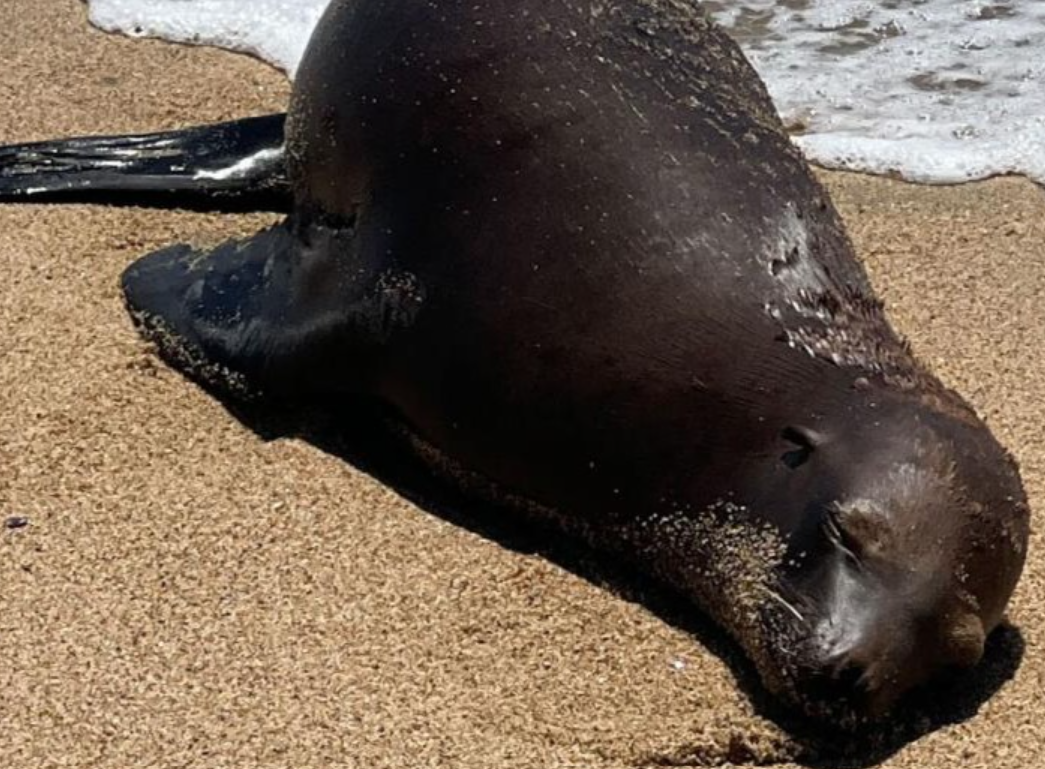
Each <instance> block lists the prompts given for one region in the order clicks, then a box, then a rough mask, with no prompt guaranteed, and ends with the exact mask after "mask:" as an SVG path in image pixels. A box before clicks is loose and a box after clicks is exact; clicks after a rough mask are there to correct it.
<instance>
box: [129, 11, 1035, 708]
mask: <svg viewBox="0 0 1045 769" xmlns="http://www.w3.org/2000/svg"><path fill="white" fill-rule="evenodd" d="M287 165H288V172H289V177H290V179H291V182H292V185H293V189H294V198H295V204H294V211H293V213H292V214H291V216H290V218H289V219H288V221H287V223H286V224H285V225H283V226H281V227H278V228H276V229H274V230H272V231H269V232H267V233H264V234H262V235H259V236H258V237H257V238H255V239H254V240H253V241H251V242H250V243H248V244H246V245H245V246H239V245H237V246H235V247H225V248H222V249H217V250H215V251H214V252H213V253H211V254H209V255H204V256H202V257H201V255H200V254H198V253H195V252H190V251H187V250H184V249H183V250H180V251H178V250H175V251H168V252H163V253H160V254H157V255H153V256H151V257H147V258H146V259H145V260H143V261H142V262H141V263H139V264H138V265H135V266H134V267H133V268H132V269H131V270H129V271H128V273H127V276H126V277H125V288H126V291H127V297H128V303H129V305H130V307H131V308H132V311H133V312H134V313H135V314H136V317H138V318H139V319H140V320H141V321H142V323H143V325H144V327H145V328H146V330H147V333H150V334H154V335H156V336H158V338H159V341H160V343H161V346H163V345H166V349H167V350H168V353H169V356H170V357H171V358H173V359H175V360H176V361H178V362H179V363H180V364H181V365H184V366H186V368H192V366H196V363H195V362H198V361H200V360H204V361H207V362H208V363H209V364H212V365H213V370H214V371H223V372H226V373H228V372H231V374H232V375H234V376H235V378H236V379H237V381H238V382H240V383H245V384H246V386H248V387H257V388H260V389H262V390H267V391H269V392H276V393H283V394H293V395H307V394H311V393H316V392H323V393H328V394H329V393H352V392H359V391H363V392H367V393H370V394H374V395H377V396H379V397H380V398H382V399H383V400H384V401H385V402H386V403H388V404H389V405H391V406H392V407H394V408H395V409H396V410H397V411H398V413H399V414H400V415H401V417H402V419H403V421H404V422H405V423H406V425H407V426H408V427H409V429H410V430H411V431H412V432H414V433H415V434H416V435H417V436H419V437H420V438H421V439H423V441H425V442H426V443H427V444H428V445H429V446H432V447H434V449H435V450H437V451H438V452H439V453H440V454H441V456H442V457H443V458H444V459H445V460H447V461H448V462H450V463H453V464H454V465H456V466H457V467H458V468H461V469H463V470H465V471H467V472H468V473H471V474H474V475H477V476H480V477H482V478H483V479H485V480H486V481H489V482H492V483H493V484H495V485H496V486H498V487H499V488H500V489H502V490H503V492H505V493H506V494H508V495H512V496H514V497H517V498H518V497H521V498H525V499H526V500H529V501H531V502H532V503H535V506H538V507H540V508H541V509H543V510H546V511H550V512H549V514H551V515H554V516H555V519H556V520H557V521H558V522H559V523H560V524H561V525H562V526H563V528H564V529H566V530H569V531H571V532H575V533H579V534H580V535H581V536H584V537H586V538H587V539H588V540H589V541H591V542H592V543H593V544H594V545H596V546H597V547H600V548H605V549H608V550H611V551H614V552H617V553H620V554H622V555H623V556H625V557H627V558H630V559H631V560H632V561H634V562H635V563H636V564H637V565H638V566H639V567H640V568H643V569H645V570H647V571H650V572H652V573H654V574H657V575H658V576H660V577H661V578H663V579H666V580H669V581H671V582H673V583H674V584H676V585H677V586H678V587H680V588H682V589H683V590H686V591H688V592H689V593H690V594H691V595H692V596H693V597H694V599H695V600H696V601H697V602H698V603H699V604H700V605H702V606H703V607H704V608H705V609H706V610H707V611H709V612H710V613H711V614H712V615H713V616H714V617H715V618H716V619H717V620H718V621H719V622H721V623H722V624H723V625H724V626H725V627H726V628H727V629H728V630H730V632H732V633H733V635H734V636H735V637H736V638H737V639H738V640H739V642H740V643H741V645H743V646H744V648H745V649H746V650H747V652H748V654H749V655H750V656H751V657H752V659H754V660H755V663H756V665H757V666H758V667H759V670H760V672H761V673H762V676H763V678H764V680H765V681H766V683H767V685H769V686H770V687H771V688H772V689H773V690H775V691H777V692H778V693H780V694H781V696H783V697H786V698H788V699H790V700H791V701H793V702H796V703H798V704H800V705H801V706H802V707H804V708H806V709H807V710H808V711H809V712H811V713H815V714H820V715H825V716H829V717H835V718H838V717H840V715H842V714H846V713H853V712H855V713H858V714H874V713H880V712H882V711H884V710H885V709H887V708H888V707H889V706H890V705H891V704H892V703H893V702H894V701H895V699H896V698H897V697H898V696H900V695H901V694H902V693H903V692H904V691H906V690H908V689H909V688H911V687H912V686H914V685H916V684H917V683H919V682H921V681H922V680H925V679H926V678H928V677H929V676H930V675H931V674H932V673H933V672H934V671H935V670H937V669H939V668H940V667H941V666H942V665H945V664H949V663H958V664H970V663H973V662H975V661H976V660H977V659H978V658H979V656H980V654H981V653H982V647H983V638H984V635H985V633H987V632H989V631H990V630H991V629H992V628H993V627H994V626H995V625H996V624H997V623H998V621H999V620H1000V618H1001V615H1002V612H1003V610H1004V606H1005V603H1006V601H1007V600H1008V597H1009V595H1010V594H1011V592H1012V590H1013V587H1014V585H1015V582H1016V579H1017V577H1018V575H1019V572H1020V569H1021V566H1022V563H1023V558H1024V549H1025V544H1026V538H1027V510H1026V504H1025V498H1024V496H1023V491H1022V488H1021V486H1020V482H1019V478H1018V475H1017V474H1016V471H1015V469H1014V467H1013V465H1012V463H1011V460H1010V459H1009V458H1008V456H1007V455H1006V454H1005V452H1004V450H1003V449H1001V447H1000V446H998V444H997V443H996V442H995V441H994V439H993V438H992V437H991V436H990V433H989V432H988V430H987V428H986V427H985V426H984V425H983V424H982V423H981V422H980V421H979V420H978V419H977V418H976V417H975V416H974V415H973V414H972V412H971V411H970V410H969V409H968V407H967V406H965V405H964V403H963V402H962V401H961V400H960V398H959V397H958V396H956V395H955V394H953V393H951V392H949V391H947V390H945V389H944V388H943V387H942V385H940V383H939V382H938V381H937V380H935V379H934V378H933V377H931V376H930V375H929V374H927V373H926V372H925V371H924V369H923V368H922V367H921V366H920V365H919V364H918V363H917V362H916V361H915V360H914V359H913V358H912V357H911V355H910V353H909V351H908V350H907V348H906V347H905V346H904V345H903V344H902V343H901V341H900V340H899V339H898V337H897V336H896V334H895V333H894V332H893V331H892V330H891V329H890V327H889V325H888V323H887V322H886V320H885V318H884V315H883V314H882V312H881V308H880V306H879V305H878V304H877V302H875V300H874V298H873V294H872V290H871V287H870V285H869V282H868V281H867V278H866V276H865V274H864V272H863V270H862V268H861V266H860V264H859V263H858V261H857V260H856V258H855V255H854V254H853V251H852V248H851V245H850V243H849V241H848V239H847V237H846V236H845V233H844V231H843V228H842V225H841V222H840V220H839V217H838V215H837V213H836V212H835V210H834V208H833V207H832V206H831V204H830V201H829V200H828V198H827V196H826V194H825V192H824V191H823V189H822V188H821V187H820V185H819V184H818V183H817V181H816V180H815V178H814V177H813V175H812V174H811V172H810V171H809V169H808V167H807V166H806V164H805V162H804V161H803V159H802V158H801V157H800V156H799V154H798V152H797V151H796V150H795V148H794V147H793V146H792V145H791V143H790V142H789V140H788V139H787V137H786V136H785V135H784V133H783V131H782V129H781V127H780V124H779V120H778V119H777V117H776V115H775V113H774V111H773V108H772V105H771V103H770V101H769V99H768V96H767V95H766V93H765V90H764V88H763V87H762V84H761V83H760V81H759V80H758V78H757V76H756V75H755V74H754V72H753V71H752V70H751V69H750V67H749V66H748V65H747V63H746V61H744V59H743V57H742V56H741V54H740V52H739V50H738V49H737V48H736V46H735V45H734V44H733V43H732V42H731V41H730V40H729V39H728V38H727V37H726V36H725V35H724V34H723V33H722V32H721V31H720V30H718V29H717V28H715V27H713V26H712V25H710V24H709V23H708V22H707V21H706V20H704V19H703V18H702V17H701V16H700V15H699V14H698V13H696V12H694V11H693V9H692V6H691V5H690V4H688V3H682V2H669V1H668V0H647V1H645V2H643V1H642V0H626V1H625V0H621V1H620V2H603V3H574V2H567V1H566V0H532V1H529V2H511V3H507V2H493V3H481V4H473V3H464V2H439V3H434V2H433V3H424V2H406V0H399V1H398V2H394V1H392V0H367V1H366V2H335V3H334V4H333V5H332V6H331V8H330V10H329V11H328V12H327V15H326V16H325V17H324V20H323V22H322V23H321V25H320V27H319V29H318V30H317V33H316V37H315V38H314V39H313V42H312V44H311V45H310V47H309V50H308V53H307V54H306V57H305V60H304V62H303V63H302V66H301V69H300V71H299V74H298V79H297V81H296V83H295V88H294V93H293V98H292V105H291V111H290V115H289V119H288V141H287ZM160 331H162V333H159V332H160ZM171 350H176V352H174V353H172V352H171ZM185 351H189V353H191V354H188V355H187V354H186V353H185ZM187 361H190V362H191V361H195V362H194V363H192V366H190V365H189V364H188V363H187ZM200 371H201V369H200V368H198V367H197V368H196V373H197V375H200V374H199V372H200ZM207 376H210V375H207ZM223 376H224V375H223ZM210 381H211V382H212V383H214V381H215V380H214V379H213V377H212V378H211V379H210ZM719 596H726V597H727V598H728V600H720V598H719Z"/></svg>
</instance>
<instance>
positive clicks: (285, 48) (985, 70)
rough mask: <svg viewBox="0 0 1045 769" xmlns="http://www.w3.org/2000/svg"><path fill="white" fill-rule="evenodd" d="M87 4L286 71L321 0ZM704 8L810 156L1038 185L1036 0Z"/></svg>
mask: <svg viewBox="0 0 1045 769" xmlns="http://www.w3.org/2000/svg"><path fill="white" fill-rule="evenodd" d="M519 1H520V2H523V1H524V0H519ZM89 2H90V14H91V21H92V22H93V23H94V24H96V25H97V26H99V27H101V28H103V29H106V30H110V31H119V32H124V33H126V34H130V35H137V36H142V35H150V36H158V37H164V38H167V39H170V40H177V41H181V42H193V43H201V44H209V45H217V46H220V47H223V48H230V49H232V50H237V51H244V52H247V53H250V54H253V55H255V56H258V57H260V58H262V59H265V60H266V61H269V62H271V63H273V64H274V65H276V66H277V67H280V68H282V69H283V70H284V71H286V72H287V73H288V75H289V76H291V77H293V74H294V71H295V68H296V67H297V64H298V61H299V60H300V58H301V54H302V52H303V51H304V48H305V44H306V43H307V42H308V37H309V35H310V34H311V31H312V29H313V27H314V26H315V24H316V22H317V21H318V20H319V16H320V14H321V13H322V11H323V9H324V8H325V6H326V5H327V2H328V0H89ZM358 2H366V0H358ZM704 6H705V7H706V8H707V9H708V10H709V11H710V12H711V13H712V15H713V16H714V17H715V18H716V19H718V20H719V21H720V22H721V23H722V24H724V25H725V26H726V27H727V28H728V29H729V30H730V31H731V33H732V34H733V36H734V37H735V38H736V39H737V40H738V41H739V42H740V44H741V46H742V47H743V48H744V51H745V52H746V53H747V55H748V57H749V58H750V59H751V62H752V63H753V64H754V66H755V68H756V69H757V70H758V71H759V73H760V74H761V75H762V77H763V79H764V80H765V81H766V84H767V86H768V87H769V91H770V93H771V94H772V95H773V99H774V101H775V102H776V105H777V108H778V109H779V110H780V112H781V114H782V115H783V117H784V120H785V122H786V123H787V125H788V127H789V130H790V131H791V134H792V136H793V137H794V140H795V142H796V143H797V144H798V145H799V146H801V148H802V150H803V151H804V152H805V154H806V156H807V157H808V158H809V159H810V160H812V161H814V162H816V163H818V164H820V165H824V166H827V167H830V168H845V169H850V170H856V171H865V172H869V173H877V174H888V175H893V176H899V177H902V178H905V179H908V180H911V181H917V182H924V183H955V182H963V181H970V180H973V179H982V178H985V177H988V176H993V175H997V174H1024V175H1026V176H1029V177H1031V178H1032V179H1035V180H1036V181H1038V182H1039V183H1042V184H1045V0H706V1H705V2H704Z"/></svg>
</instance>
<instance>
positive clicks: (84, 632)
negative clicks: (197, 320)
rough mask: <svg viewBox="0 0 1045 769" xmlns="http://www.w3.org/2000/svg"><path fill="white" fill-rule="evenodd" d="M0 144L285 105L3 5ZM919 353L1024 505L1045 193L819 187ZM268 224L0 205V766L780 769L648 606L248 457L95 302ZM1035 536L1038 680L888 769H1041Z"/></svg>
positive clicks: (117, 41) (785, 748)
mask: <svg viewBox="0 0 1045 769" xmlns="http://www.w3.org/2000/svg"><path fill="white" fill-rule="evenodd" d="M0 51H2V52H3V53H2V63H3V66H2V67H0V107H2V109H0V141H14V140H27V139H34V138H45V137H53V136H59V135H66V134H73V133H90V132H120V131H133V130H141V129H152V128H155V129H158V128H164V127H171V126H177V125H182V124H187V123H193V122H204V121H211V120H216V119H223V118H232V117H236V116H242V115H247V114H252V113H261V112H265V111H267V110H275V109H280V108H282V105H283V102H284V99H285V97H286V93H287V86H286V83H285V82H284V79H283V77H282V76H281V75H279V74H278V73H276V72H274V71H272V70H271V69H269V68H268V67H266V66H265V65H263V64H260V63H258V62H255V61H253V60H250V59H248V58H245V57H241V56H236V55H232V54H226V53H221V52H216V51H210V50H202V49H192V48H185V47H178V46H173V45H167V44H164V43H160V42H132V41H128V40H125V39H121V38H117V37H111V36H107V35H104V34H102V33H100V32H97V31H94V30H91V29H89V28H88V25H87V23H86V19H85V10H84V6H83V5H82V4H81V3H79V2H76V0H4V2H3V3H0ZM825 179H826V181H827V183H828V184H829V186H830V187H831V190H832V193H833V194H834V197H835V200H836V202H837V203H838V205H839V207H840V208H841V210H842V212H843V214H844V215H845V217H846V219H847V220H848V223H849V226H850V228H851V232H852V235H853V237H854V238H855V240H856V243H857V246H858V249H859V251H860V253H861V254H862V255H863V257H864V258H865V259H866V260H867V263H868V265H869V268H870V270H871V272H872V276H873V278H874V282H875V284H876V285H877V286H878V288H879V290H880V292H881V294H882V296H883V298H884V299H885V300H886V302H887V303H888V306H889V308H890V310H891V314H892V317H893V318H894V320H895V322H896V323H897V325H898V326H899V327H900V329H901V330H902V331H903V332H905V333H906V334H908V335H909V336H910V338H911V340H912V342H913V344H914V347H915V349H916V350H917V351H918V352H919V353H920V354H921V355H922V356H923V357H924V358H925V359H926V360H927V361H929V362H930V363H931V364H932V365H933V366H934V367H935V369H936V370H937V371H938V372H939V373H940V374H941V375H942V376H943V377H944V378H945V379H946V380H947V381H948V382H950V383H952V384H953V385H954V386H956V387H957V388H958V389H960V390H961V391H962V392H963V393H965V394H966V395H967V396H968V397H969V398H970V399H971V400H972V401H973V402H974V403H975V405H976V406H977V407H978V408H979V409H980V410H981V411H982V412H983V413H984V414H985V415H986V417H987V419H988V420H989V421H990V423H991V425H992V426H993V427H994V429H995V430H996V431H997V433H998V435H999V436H1000V437H1001V439H1002V440H1003V441H1004V442H1005V443H1006V444H1007V445H1009V446H1010V447H1011V448H1012V450H1013V451H1014V452H1015V453H1016V454H1017V456H1018V458H1019V459H1020V461H1021V462H1022V465H1023V471H1024V478H1025V480H1026V483H1027V486H1028V489H1029V491H1030V494H1031V497H1032V503H1033V505H1034V509H1035V511H1036V514H1037V515H1040V512H1041V511H1042V510H1045V497H1043V492H1045V488H1043V482H1045V476H1043V473H1045V445H1043V438H1042V435H1043V427H1045V419H1043V418H1042V416H1041V404H1043V403H1045V386H1043V382H1045V359H1043V357H1042V350H1043V349H1045V305H1043V303H1042V300H1041V297H1042V296H1045V245H1043V244H1045V195H1043V193H1042V190H1041V189H1039V188H1036V187H1034V186H1032V185H1031V184H1029V183H1027V182H1025V181H1021V180H999V181H992V182H988V183H983V184H977V185H969V186H964V187H959V188H948V189H932V188H924V187H912V186H907V185H903V184H899V183H895V182H889V181H882V180H877V179H869V178H864V177H861V176H855V175H825ZM265 220H266V217H248V216H238V217H233V216H203V215H194V214H187V213H176V212H153V211H141V210H133V209H124V210H113V209H106V208H99V207H86V206H67V207H20V206H2V207H0V406H2V411H0V418H2V425H3V426H2V429H0V518H6V517H8V516H25V517H28V518H29V520H30V523H29V525H28V526H27V527H26V528H23V529H20V530H17V531H5V530H0V766H3V767H12V768H18V769H21V768H34V769H35V768H36V767H52V766H54V767H57V766H69V767H88V766H90V767H112V768H113V769H126V768H127V767H139V766H155V767H236V768H237V769H246V768H248V767H293V768H295V769H301V768H305V767H336V766H359V767H386V766H387V767H392V766H395V767H427V766H447V767H476V769H497V768H499V767H513V768H515V767H518V768H520V769H521V768H524V767H593V768H600V767H623V766H642V765H652V764H659V765H665V764H671V763H675V764H679V765H686V764H690V763H691V764H698V765H707V764H721V763H723V762H725V761H726V760H728V759H729V758H732V759H735V760H761V761H763V762H772V761H774V760H783V759H786V758H787V756H788V755H790V752H791V751H793V749H794V748H793V746H791V745H790V743H789V740H788V738H787V736H786V735H784V734H783V733H782V732H780V731H779V729H777V728H776V727H775V726H773V725H772V724H771V723H769V722H767V721H765V720H763V719H762V718H760V717H758V716H756V715H754V712H753V706H752V705H751V701H750V699H749V697H748V696H747V695H746V694H744V692H743V691H742V690H741V689H739V688H738V687H737V686H736V685H735V683H734V681H733V676H732V674H731V672H730V669H729V667H728V666H727V665H726V664H725V663H724V662H723V661H722V659H721V658H719V657H718V656H715V655H714V654H712V653H711V652H709V651H708V650H707V649H706V647H704V646H703V645H702V644H701V642H700V641H699V640H698V639H696V638H694V637H693V636H692V635H691V634H689V633H687V632H685V631H684V630H680V629H678V628H675V627H673V626H672V625H671V624H669V623H667V622H664V621H662V620H661V619H658V617H657V616H655V615H654V614H653V613H652V612H651V611H649V610H648V609H646V608H643V607H642V606H641V605H639V604H636V603H632V602H629V601H626V600H624V599H622V598H620V597H617V596H615V595H614V594H613V593H612V592H611V591H609V590H606V589H604V588H602V587H599V586H597V585H594V584H591V583H590V582H588V581H586V580H585V579H582V578H580V577H578V576H576V575H574V574H573V573H571V572H570V571H567V570H565V569H563V568H561V567H560V566H557V565H554V564H552V563H551V562H549V561H547V560H544V559H542V558H540V557H537V556H534V555H526V554H520V553H518V552H515V551H512V550H508V549H505V548H503V547H501V546H500V545H498V544H495V543H494V542H491V541H489V540H487V539H484V538H482V537H480V536H478V535H477V534H474V533H472V532H470V531H468V530H466V529H463V528H460V527H457V526H454V525H452V524H450V523H448V522H446V521H444V520H442V519H440V518H438V517H436V516H434V515H432V514H430V513H427V512H424V511H422V510H421V509H419V508H417V507H415V506H414V505H412V504H410V503H409V502H407V501H405V500H404V499H403V498H401V497H400V496H398V495H397V494H396V493H395V492H393V491H390V490H388V489H387V488H385V487H383V486H381V485H379V484H378V483H376V482H375V481H374V480H372V479H371V478H370V477H368V476H366V475H364V474H362V473H361V472H359V471H357V470H356V469H354V468H353V467H352V466H351V465H349V464H348V463H346V462H344V461H342V460H341V459H338V458H336V457H333V456H330V455H328V454H325V453H323V452H322V451H320V450H319V449H317V448H315V447H313V446H311V445H309V444H307V443H304V442H301V441H298V440H290V439H278V440H273V441H269V442H266V441H264V440H262V439H261V438H259V437H258V436H256V435H255V434H254V433H253V432H251V431H250V430H249V429H247V428H246V427H244V426H243V425H242V424H241V423H240V422H238V421H237V420H236V419H234V418H233V417H232V416H230V415H229V413H228V412H227V411H226V410H225V409H224V408H223V407H222V406H221V405H220V404H219V403H218V402H216V401H215V400H214V399H212V398H210V397H208V396H207V395H206V394H204V393H203V392H202V391H200V390H199V389H198V388H197V387H195V386H193V385H192V384H190V383H188V382H186V381H185V380H184V379H182V378H181V377H180V376H178V375H176V374H174V373H172V372H171V371H169V370H168V369H166V368H165V367H164V366H162V365H160V364H158V363H157V362H156V361H155V360H154V358H153V357H152V355H151V354H150V353H149V352H148V351H147V350H146V349H145V348H144V346H143V345H141V344H140V343H139V342H138V340H137V338H136V336H135V334H134V333H133V331H132V328H131V325H130V322H129V321H128V319H127V317H126V315H125V314H124V311H123V308H122V305H121V300H120V296H119V293H118V290H117V278H118V275H119V273H120V271H121V269H122V268H123V267H124V266H125V265H126V264H128V263H129V262H130V261H131V260H132V259H133V258H134V257H136V256H138V255H139V254H141V253H143V252H145V251H147V250H149V249H153V248H157V247H160V246H162V245H165V244H168V243H171V242H174V241H178V240H184V239H188V238H197V237H198V238H206V239H218V238H221V237H225V236H228V235H232V234H237V233H246V232H249V231H252V230H254V229H255V228H257V227H258V225H259V223H260V222H262V221H265ZM1039 545H1040V542H1039V541H1038V538H1037V537H1036V538H1035V541H1034V543H1033V550H1032V555H1031V561H1030V563H1029V566H1028V569H1027V572H1026V574H1025V576H1024V579H1023V582H1022V584H1021V586H1020V589H1019V591H1018V593H1017V595H1016V598H1015V600H1014V602H1013V606H1012V619H1013V621H1014V623H1015V624H1016V625H1017V626H1018V627H1019V628H1020V630H1021V631H1022V634H1023V638H1024V640H1025V643H1026V653H1025V656H1024V658H1023V662H1022V665H1021V667H1020V668H1019V669H1018V671H1017V673H1016V675H1015V677H1014V678H1013V679H1012V680H1011V681H1010V682H1008V683H1007V684H1006V685H1005V686H1003V687H1002V688H1001V690H1000V691H999V692H998V693H997V694H995V696H993V697H992V698H991V699H989V700H988V701H987V702H986V703H985V704H983V706H982V707H981V708H980V709H979V712H978V713H977V714H975V715H974V716H973V717H971V718H969V719H968V720H966V721H964V722H962V723H959V724H957V725H954V726H950V727H945V728H941V729H938V730H936V731H934V732H933V733H931V734H929V735H928V736H926V737H924V738H922V739H920V740H918V741H915V742H913V743H911V744H909V745H907V746H906V747H903V748H902V749H901V750H899V752H897V753H896V754H895V755H893V756H892V757H890V758H888V759H887V760H886V764H885V765H887V766H895V767H949V766H958V765H961V766H974V767H977V766H978V767H988V766H989V767H1026V766H1033V765H1036V763H1037V762H1036V761H1035V759H1036V758H1037V757H1039V756H1041V755H1042V754H1045V726H1043V723H1045V722H1043V721H1042V719H1041V717H1040V710H1039V707H1040V702H1041V697H1042V689H1043V677H1045V660H1043V657H1042V652H1041V649H1042V644H1043V642H1045V598H1043V595H1045V594H1043V591H1042V581H1043V579H1045V566H1043V565H1042V562H1041V557H1040V555H1039V550H1038V546H1039Z"/></svg>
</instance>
